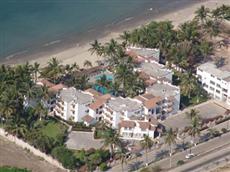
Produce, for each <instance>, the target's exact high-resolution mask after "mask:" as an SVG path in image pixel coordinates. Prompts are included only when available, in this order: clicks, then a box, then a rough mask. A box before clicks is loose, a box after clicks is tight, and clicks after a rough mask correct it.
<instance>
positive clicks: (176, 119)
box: [162, 100, 228, 129]
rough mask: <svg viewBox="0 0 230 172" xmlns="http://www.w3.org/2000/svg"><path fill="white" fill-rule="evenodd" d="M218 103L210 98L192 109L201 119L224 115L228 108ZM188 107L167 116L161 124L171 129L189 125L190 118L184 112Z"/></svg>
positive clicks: (187, 110)
mask: <svg viewBox="0 0 230 172" xmlns="http://www.w3.org/2000/svg"><path fill="white" fill-rule="evenodd" d="M220 103H221V102H220ZM220 103H217V102H215V101H212V100H211V101H208V102H204V103H202V104H199V105H197V106H195V107H193V109H195V110H196V111H198V112H199V116H200V117H201V118H202V119H210V118H216V117H218V116H222V115H224V113H225V111H226V110H227V108H228V107H227V106H226V105H222V104H220ZM190 109H192V108H189V109H186V110H184V111H182V112H180V113H178V114H175V115H173V116H171V117H169V118H167V119H166V120H164V121H163V122H162V124H163V125H164V126H166V127H168V128H173V129H176V128H179V129H184V128H185V127H188V126H190V120H189V119H188V117H187V114H186V112H190Z"/></svg>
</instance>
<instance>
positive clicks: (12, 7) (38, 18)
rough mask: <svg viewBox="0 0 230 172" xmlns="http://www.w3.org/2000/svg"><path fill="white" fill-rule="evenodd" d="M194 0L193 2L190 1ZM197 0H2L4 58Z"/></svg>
mask: <svg viewBox="0 0 230 172" xmlns="http://www.w3.org/2000/svg"><path fill="white" fill-rule="evenodd" d="M189 1H190V2H189ZM191 1H197V0H1V1H0V59H1V60H4V59H10V58H12V57H14V56H16V55H23V54H24V53H28V52H30V51H32V50H35V49H36V48H37V49H39V50H42V47H49V46H54V45H56V44H60V43H65V40H68V41H70V40H71V41H72V42H74V41H76V42H77V41H78V40H81V39H84V37H87V36H89V33H90V32H94V33H98V34H92V40H93V39H96V38H97V35H99V33H100V31H102V30H104V29H105V28H110V27H111V28H113V27H114V26H116V25H119V24H120V25H122V24H123V23H122V22H126V21H129V20H133V19H135V17H136V16H140V14H145V15H146V14H148V13H147V12H148V11H153V12H156V13H159V11H161V10H162V11H164V10H167V9H170V8H176V7H178V6H181V5H183V4H188V3H191Z"/></svg>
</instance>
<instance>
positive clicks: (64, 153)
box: [51, 146, 77, 169]
mask: <svg viewBox="0 0 230 172" xmlns="http://www.w3.org/2000/svg"><path fill="white" fill-rule="evenodd" d="M51 155H52V156H53V157H54V158H56V159H57V160H58V161H60V162H61V163H62V165H63V166H64V167H65V168H67V169H75V168H76V163H77V159H76V157H75V156H74V154H73V152H72V151H70V150H68V149H67V148H65V147H64V146H59V147H55V148H54V149H53V150H52V152H51Z"/></svg>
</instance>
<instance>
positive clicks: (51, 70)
mask: <svg viewBox="0 0 230 172" xmlns="http://www.w3.org/2000/svg"><path fill="white" fill-rule="evenodd" d="M62 72H63V69H62V67H61V65H60V62H59V61H58V60H57V59H56V58H52V59H51V60H50V61H49V62H48V66H47V67H46V68H44V69H43V71H42V75H44V76H46V77H48V78H50V79H52V80H53V82H54V83H55V82H56V81H57V79H58V78H59V77H60V75H61V74H62Z"/></svg>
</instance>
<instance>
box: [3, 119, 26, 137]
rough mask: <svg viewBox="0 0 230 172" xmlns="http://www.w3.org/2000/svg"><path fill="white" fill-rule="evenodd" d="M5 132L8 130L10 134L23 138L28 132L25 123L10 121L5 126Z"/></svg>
mask: <svg viewBox="0 0 230 172" xmlns="http://www.w3.org/2000/svg"><path fill="white" fill-rule="evenodd" d="M6 130H8V131H9V132H10V133H11V134H13V135H15V136H17V137H19V138H21V137H22V138H25V136H26V133H27V131H28V127H27V125H26V124H25V123H23V122H21V121H19V120H17V121H12V122H11V123H10V124H8V125H7V126H6Z"/></svg>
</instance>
